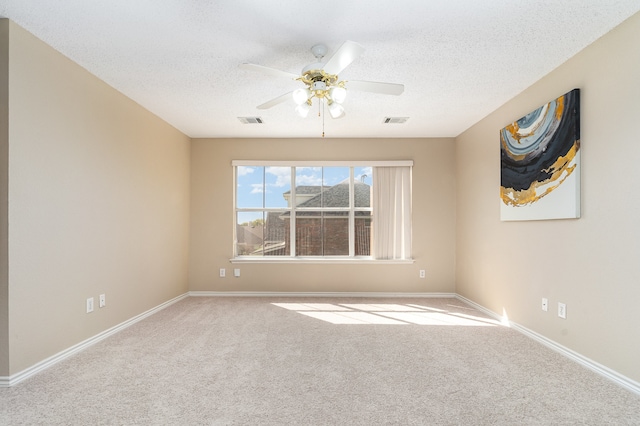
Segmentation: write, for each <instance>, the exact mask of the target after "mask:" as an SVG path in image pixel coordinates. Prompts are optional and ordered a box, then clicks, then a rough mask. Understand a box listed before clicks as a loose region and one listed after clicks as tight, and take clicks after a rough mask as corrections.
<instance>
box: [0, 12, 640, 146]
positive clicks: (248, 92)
mask: <svg viewBox="0 0 640 426" xmlns="http://www.w3.org/2000/svg"><path fill="white" fill-rule="evenodd" d="M638 11H640V1H638V0H563V1H557V0H491V1H478V0H447V1H445V0H437V1H436V0H407V1H402V0H401V1H388V0H387V1H380V0H369V1H364V0H363V1H344V0H325V1H317V0H313V1H310V0H271V1H264V0H226V1H225V0H219V1H208V0H91V1H88V0H58V1H51V0H0V16H3V17H7V18H10V19H11V20H13V21H14V22H16V23H17V24H19V25H20V26H22V27H23V28H25V29H27V30H29V31H30V32H32V33H33V34H35V35H36V36H37V37H39V38H40V39H42V40H44V41H45V42H46V43H48V44H49V45H51V46H53V47H54V48H55V49H57V50H58V51H60V52H62V53H63V54H64V55H66V56H68V57H69V58H71V59H72V60H73V61H75V62H77V63H78V64H80V65H82V66H83V67H84V68H86V69H87V70H89V71H90V72H91V73H93V74H95V75H96V76H98V77H99V78H101V79H102V80H104V81H105V82H107V83H108V84H109V85H111V86H113V87H115V88H116V89H118V90H119V91H120V92H122V93H124V94H125V95H127V96H128V97H130V98H132V99H133V100H135V101H136V102H138V103H139V104H141V105H143V106H144V107H145V108H147V109H149V110H150V111H152V112H154V113H155V114H157V115H158V116H160V117H161V118H163V119H164V120H166V121H167V122H169V123H170V124H172V125H173V126H175V127H176V128H178V129H179V130H181V131H182V132H184V133H186V134H187V135H189V136H191V137H319V136H320V135H321V133H322V119H321V118H319V117H318V115H317V112H316V113H315V114H309V116H308V117H307V118H305V119H302V118H299V117H297V116H296V115H295V113H294V112H293V107H294V104H293V101H291V102H287V103H283V104H280V105H277V106H275V107H273V108H271V109H269V110H258V109H256V106H257V105H259V104H262V103H264V102H266V101H268V100H270V99H272V98H275V97H276V96H279V95H281V94H283V93H286V92H289V91H291V90H293V89H295V88H297V87H299V86H298V85H302V83H300V82H296V81H291V80H287V79H285V78H276V77H270V76H267V75H262V74H260V73H256V72H252V71H248V70H242V69H239V68H238V65H239V64H241V63H243V62H252V63H256V64H260V65H265V66H268V67H273V68H277V69H281V70H284V71H288V72H293V73H296V74H297V73H300V70H301V69H302V68H303V67H304V66H305V65H307V64H309V63H311V62H314V57H313V55H312V54H311V52H310V50H309V49H310V48H311V46H313V45H314V44H317V43H319V42H322V43H325V44H326V45H327V46H328V47H329V54H328V55H331V53H332V52H333V51H334V50H335V49H337V48H338V47H339V46H340V45H341V44H342V42H343V41H344V40H353V41H356V42H358V43H360V44H362V45H363V46H364V47H365V49H366V50H365V52H364V54H363V55H362V56H361V57H360V58H358V59H357V60H356V61H355V62H354V63H352V64H351V65H350V66H349V67H348V68H347V69H346V70H344V71H343V72H342V73H341V74H340V78H341V79H346V80H349V79H352V80H372V81H383V82H392V83H403V84H404V85H405V92H404V93H403V94H402V95H400V96H397V97H396V96H388V95H378V94H372V93H365V92H355V91H350V92H349V97H348V98H347V100H346V102H345V104H344V105H345V108H346V111H347V113H346V116H345V117H343V118H340V119H337V120H332V119H331V118H329V117H328V116H327V119H326V121H325V132H326V136H327V137H440V136H457V135H458V134H460V133H461V132H463V131H464V130H466V129H467V128H468V127H470V126H471V125H473V124H474V123H476V122H477V121H478V120H480V119H481V118H483V117H484V116H486V115H487V114H489V113H490V112H492V111H493V110H495V109H496V108H497V107H499V106H500V105H502V104H503V103H505V102H506V101H508V100H509V99H511V98H512V97H514V96H515V95H517V94H518V93H520V92H521V91H523V90H524V89H526V88H527V87H528V86H530V85H531V84H532V83H534V82H535V81H537V80H538V79H540V78H541V77H543V76H544V75H546V74H547V73H549V72H550V71H551V70H553V69H554V68H556V67H557V66H559V65H560V64H562V63H563V62H564V61H566V60H567V59H569V58H570V57H571V56H573V55H574V54H576V53H577V52H578V51H580V50H582V49H583V48H584V47H586V46H587V45H589V44H591V43H592V42H593V41H595V40H596V39H597V38H599V37H600V36H602V35H603V34H605V33H606V32H608V31H609V30H611V29H612V28H613V27H615V26H616V25H618V24H619V23H621V22H622V21H623V20H625V19H626V18H628V17H630V16H631V15H633V14H634V13H636V12H638ZM347 88H348V86H347ZM312 111H317V109H314V110H312ZM245 116H260V117H262V118H263V120H264V124H262V125H248V124H242V123H241V122H240V121H239V120H238V117H245ZM386 116H393V117H405V116H406V117H410V119H409V120H408V121H407V122H406V123H405V124H387V125H384V124H382V121H383V118H384V117H386ZM516 118H517V117H514V119H516Z"/></svg>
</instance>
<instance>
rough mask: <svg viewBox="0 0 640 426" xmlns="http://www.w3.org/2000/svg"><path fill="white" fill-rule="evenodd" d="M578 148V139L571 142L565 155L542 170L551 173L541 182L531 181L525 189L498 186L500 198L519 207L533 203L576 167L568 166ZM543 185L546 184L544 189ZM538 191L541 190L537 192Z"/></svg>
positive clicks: (559, 183) (560, 182) (509, 204)
mask: <svg viewBox="0 0 640 426" xmlns="http://www.w3.org/2000/svg"><path fill="white" fill-rule="evenodd" d="M579 149H580V140H577V141H575V142H574V143H573V146H572V147H571V149H570V150H569V152H567V155H565V156H560V157H558V159H557V160H556V161H555V162H554V163H553V165H552V166H551V167H549V168H548V169H546V170H544V171H545V172H547V173H551V177H549V179H545V180H544V181H541V182H533V183H532V184H531V186H530V187H529V188H527V189H523V190H520V191H516V190H514V189H513V188H505V187H503V186H501V187H500V198H502V201H503V202H504V203H505V204H506V205H508V206H514V207H520V206H525V205H528V204H532V203H535V202H536V201H538V200H539V199H541V198H542V197H544V196H545V195H547V194H549V193H550V192H551V191H553V190H554V189H556V188H557V187H558V186H560V185H562V182H564V181H565V179H567V178H568V177H569V176H570V175H571V173H573V171H574V170H575V168H576V164H574V165H573V166H569V164H571V162H572V161H573V160H574V158H575V156H576V154H577V153H578V150H579ZM545 186H548V187H547V188H545V189H544V190H542V188H544V187H545ZM539 191H542V192H540V193H539Z"/></svg>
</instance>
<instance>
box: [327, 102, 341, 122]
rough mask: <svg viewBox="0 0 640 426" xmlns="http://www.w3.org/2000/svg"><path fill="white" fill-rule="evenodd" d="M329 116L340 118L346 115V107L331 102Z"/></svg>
mask: <svg viewBox="0 0 640 426" xmlns="http://www.w3.org/2000/svg"><path fill="white" fill-rule="evenodd" d="M329 114H331V118H340V117H342V116H343V115H344V107H343V106H342V105H340V104H339V103H337V102H329Z"/></svg>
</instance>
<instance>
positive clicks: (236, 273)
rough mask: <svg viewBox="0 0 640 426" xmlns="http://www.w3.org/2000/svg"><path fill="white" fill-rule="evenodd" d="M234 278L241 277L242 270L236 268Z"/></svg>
mask: <svg viewBox="0 0 640 426" xmlns="http://www.w3.org/2000/svg"><path fill="white" fill-rule="evenodd" d="M233 276H234V277H236V278H238V277H239V276H240V268H236V269H234V270H233Z"/></svg>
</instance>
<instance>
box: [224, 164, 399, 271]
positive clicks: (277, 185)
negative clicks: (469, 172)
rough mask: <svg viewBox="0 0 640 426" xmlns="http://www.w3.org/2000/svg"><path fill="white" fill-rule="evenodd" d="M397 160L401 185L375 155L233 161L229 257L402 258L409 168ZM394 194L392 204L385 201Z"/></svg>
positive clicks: (249, 258)
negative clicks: (366, 159)
mask: <svg viewBox="0 0 640 426" xmlns="http://www.w3.org/2000/svg"><path fill="white" fill-rule="evenodd" d="M403 163H404V165H403V166H402V167H399V168H400V169H403V170H404V171H405V173H404V174H403V175H402V176H404V179H405V180H406V181H405V182H404V183H405V184H406V185H405V186H404V187H403V186H402V179H399V180H396V174H395V173H389V171H390V170H396V169H398V167H396V166H394V165H393V164H392V165H389V166H386V163H384V165H381V164H380V162H374V163H371V164H367V163H363V162H358V163H347V162H330V163H320V164H318V163H309V162H295V163H289V162H257V161H234V162H233V166H234V172H235V233H234V235H235V244H234V258H235V259H236V260H237V259H246V260H264V261H276V260H285V259H307V260H309V259H315V260H327V259H343V260H348V259H396V260H407V259H410V206H411V203H410V193H411V190H410V169H411V168H410V166H407V165H406V163H407V162H403ZM385 166H386V167H385ZM407 179H408V180H407ZM398 184H400V187H399V188H400V193H396V190H397V189H398ZM376 187H379V188H376ZM376 200H379V201H378V205H379V206H378V207H376ZM398 200H400V201H401V203H400V205H399V207H398V208H399V210H398V209H392V208H390V207H389V204H390V203H393V204H394V205H395V204H396V203H397V201H398ZM407 201H408V203H407ZM398 211H400V213H401V214H404V215H405V218H404V220H398V217H399V216H398ZM375 218H377V219H375ZM407 218H408V219H407ZM376 220H377V221H384V222H385V224H383V223H380V224H377V225H376V223H375V222H376ZM381 225H384V226H381ZM397 231H400V232H401V234H402V235H400V234H398V232H397ZM396 236H399V238H400V240H401V244H400V247H401V248H400V249H397V248H396V241H395V238H396ZM376 237H377V238H378V240H377V244H376V245H374V244H373V243H374V241H376ZM407 247H408V249H407ZM389 248H390V249H389Z"/></svg>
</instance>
